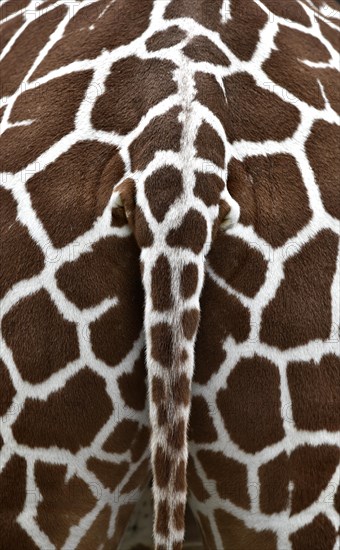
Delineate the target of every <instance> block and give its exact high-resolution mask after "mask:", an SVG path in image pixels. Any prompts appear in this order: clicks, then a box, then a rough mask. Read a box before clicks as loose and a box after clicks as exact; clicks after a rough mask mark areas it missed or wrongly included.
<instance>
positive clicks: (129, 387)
mask: <svg viewBox="0 0 340 550" xmlns="http://www.w3.org/2000/svg"><path fill="white" fill-rule="evenodd" d="M146 377H147V374H146V368H145V360H144V356H143V355H142V356H141V357H140V358H139V359H137V361H136V362H135V364H134V366H133V371H132V372H131V373H129V372H123V373H122V375H121V376H120V377H119V378H118V380H117V382H118V387H119V391H120V394H121V397H122V398H123V400H124V401H125V403H126V404H127V405H128V407H131V408H132V409H135V410H136V411H142V410H143V409H144V407H145V402H146Z"/></svg>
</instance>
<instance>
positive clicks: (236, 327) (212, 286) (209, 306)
mask: <svg viewBox="0 0 340 550" xmlns="http://www.w3.org/2000/svg"><path fill="white" fill-rule="evenodd" d="M249 323H250V315H249V311H248V310H247V309H246V308H245V307H244V306H243V305H242V304H241V302H240V301H239V300H238V299H237V298H235V296H232V295H231V294H229V293H228V292H226V291H225V290H223V289H222V288H221V287H219V286H218V285H217V284H216V283H215V282H214V281H213V280H212V279H211V277H210V276H209V275H207V276H206V279H205V283H204V287H203V291H202V296H201V321H200V326H199V329H198V334H197V341H196V366H195V372H194V380H195V381H196V382H198V383H199V384H206V383H207V381H208V380H209V379H210V377H211V376H212V375H213V374H214V373H215V372H216V371H217V370H218V369H219V367H220V365H221V364H222V363H223V361H224V360H225V358H226V352H225V351H224V349H223V344H224V341H225V339H226V338H227V336H229V335H231V336H232V337H233V338H234V339H235V340H236V342H243V341H244V340H246V339H247V338H248V335H249V331H250V324H249Z"/></svg>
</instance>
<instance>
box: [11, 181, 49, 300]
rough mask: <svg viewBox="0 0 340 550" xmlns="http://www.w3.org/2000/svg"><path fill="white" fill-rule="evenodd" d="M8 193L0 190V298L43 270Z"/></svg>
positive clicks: (33, 245) (40, 258) (38, 255)
mask: <svg viewBox="0 0 340 550" xmlns="http://www.w3.org/2000/svg"><path fill="white" fill-rule="evenodd" d="M16 218H17V208H16V205H15V202H14V199H13V198H12V196H11V193H10V192H9V191H7V190H5V189H3V188H1V189H0V222H1V223H0V242H1V247H0V298H3V296H4V295H5V293H6V292H7V291H8V290H9V289H10V288H11V287H12V285H14V284H15V283H17V282H19V281H21V280H23V279H29V278H30V277H33V276H34V275H38V273H39V272H40V271H41V270H42V269H43V267H44V256H43V254H42V252H41V250H40V248H39V247H38V245H37V244H36V243H35V241H34V240H33V239H32V238H31V237H30V235H29V233H28V231H27V229H26V227H24V226H23V225H22V224H21V223H20V222H18V221H16Z"/></svg>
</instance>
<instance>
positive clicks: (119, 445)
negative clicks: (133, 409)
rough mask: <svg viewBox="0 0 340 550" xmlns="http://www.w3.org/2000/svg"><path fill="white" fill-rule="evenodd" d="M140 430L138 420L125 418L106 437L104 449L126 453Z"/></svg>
mask: <svg viewBox="0 0 340 550" xmlns="http://www.w3.org/2000/svg"><path fill="white" fill-rule="evenodd" d="M137 431H138V422H136V421H134V420H129V419H128V418H124V420H122V421H121V422H119V423H118V424H117V426H116V427H115V429H114V431H113V432H112V433H111V434H110V435H109V437H108V438H107V439H106V441H105V443H104V445H103V450H104V451H106V452H107V453H125V452H126V451H128V450H129V449H130V447H131V444H132V441H133V440H134V438H135V437H136V433H137Z"/></svg>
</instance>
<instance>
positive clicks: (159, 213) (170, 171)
mask: <svg viewBox="0 0 340 550" xmlns="http://www.w3.org/2000/svg"><path fill="white" fill-rule="evenodd" d="M144 186H145V195H146V198H147V200H148V202H149V206H150V209H151V212H152V214H153V215H154V217H155V218H156V220H157V221H158V222H162V221H163V220H164V218H165V215H166V214H167V212H168V210H169V207H170V206H171V205H172V204H173V203H174V202H175V200H176V199H178V198H179V197H180V196H181V193H182V191H183V181H182V175H181V172H180V171H179V170H178V169H177V168H174V167H172V166H165V167H163V168H160V169H159V170H157V171H156V172H154V173H153V174H152V175H151V176H149V177H148V178H147V179H146V181H145V184H144Z"/></svg>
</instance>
